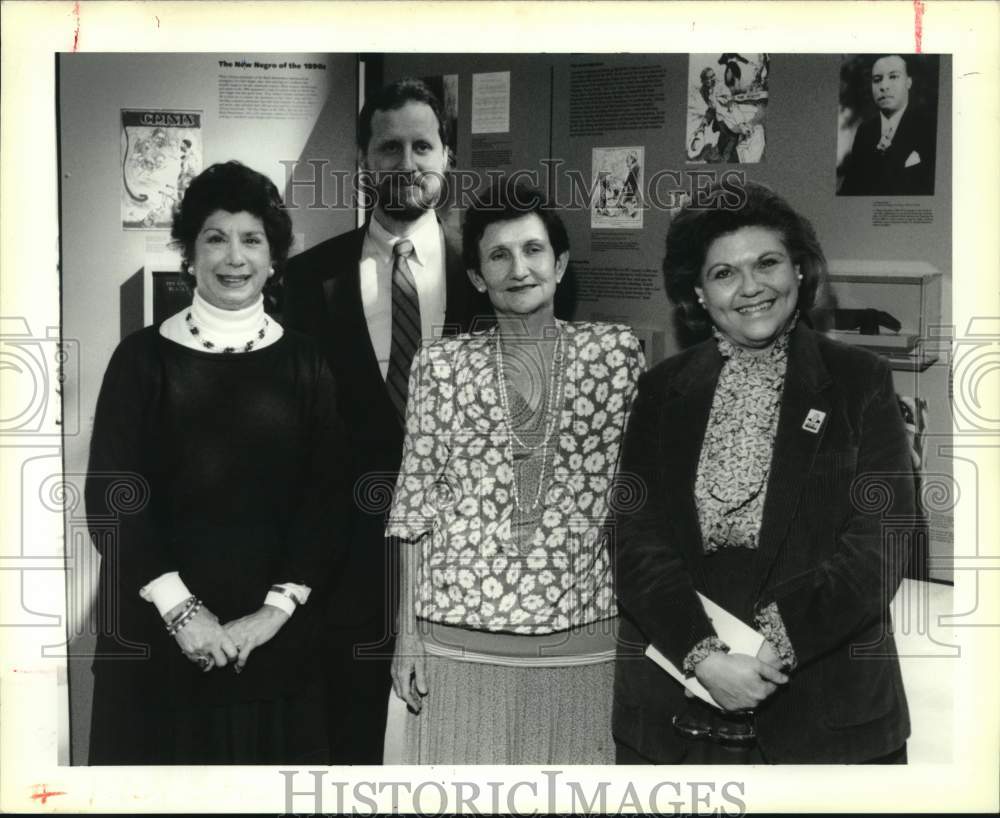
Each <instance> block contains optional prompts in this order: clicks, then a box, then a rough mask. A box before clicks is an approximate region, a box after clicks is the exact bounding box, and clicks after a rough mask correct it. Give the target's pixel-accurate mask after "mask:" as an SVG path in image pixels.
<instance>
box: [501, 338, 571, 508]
mask: <svg viewBox="0 0 1000 818" xmlns="http://www.w3.org/2000/svg"><path fill="white" fill-rule="evenodd" d="M556 326H557V328H558V330H559V334H558V335H557V336H556V347H555V350H554V351H553V353H552V365H551V369H550V373H549V388H548V390H547V391H546V393H545V402H544V404H543V410H542V411H543V417H545V433H544V434H543V435H542V440H541V442H540V443H536V444H528V443H525V442H524V441H523V440H521V438H520V437H518V435H517V433H516V432H515V431H514V422H513V419H512V417H511V411H510V400H509V399H508V396H507V382H506V378H505V377H504V366H503V348H502V347H503V345H502V344H501V342H500V335H499V333H497V332H496V330H495V329H494V331H493V332H494V337H495V339H496V371H497V383H498V385H499V388H498V391H499V393H500V408H501V409H502V410H503V417H504V427H505V428H506V430H507V444H506V450H507V459H508V461H509V462H510V464H511V468H512V474H511V493H512V494H513V497H514V507H515V508H516V509H517V510H518V511H519V512H523V511H524V509H523V508H522V506H521V492H520V491H519V490H518V486H517V469H516V467H515V463H514V444H515V443H516V444H517V446H518V447H519V448H521V449H527V450H528V451H532V452H535V451H538V450H539V449H541V450H542V451H541V461H542V462H541V470H540V472H539V475H538V487H537V488H536V489H535V497H534V500H532V502H531V505H530V506H528V511H533V510H534V509H535V508H537V507H538V502H539V500H540V499H541V496H542V487H543V486H544V485H545V469H546V467H547V466H548V461H549V442H550V440H551V439H552V433H553V432H554V431H555V429H556V426H557V425H558V423H559V420H560V417H561V415H562V396H563V381H564V367H563V336H562V327H561V326H560V325H559V324H558V323H557V325H556Z"/></svg>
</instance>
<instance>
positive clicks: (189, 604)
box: [167, 596, 198, 628]
mask: <svg viewBox="0 0 1000 818" xmlns="http://www.w3.org/2000/svg"><path fill="white" fill-rule="evenodd" d="M197 601H198V598H197V597H195V596H189V597H188V598H187V599H185V600H184V607H183V608H182V609H181V612H180V613H179V614H177V616H175V617H174V618H173V619H171V620H170V621H169V622H167V628H171V627H173V626H174V625H176V624H177V623H178V622H180V621H181V618H182V617H183V616H184V614H186V613H187V612H188V611H190V610H191V609H192V608H193V607H194V606H195V603H196V602H197Z"/></svg>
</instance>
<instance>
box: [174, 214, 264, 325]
mask: <svg viewBox="0 0 1000 818" xmlns="http://www.w3.org/2000/svg"><path fill="white" fill-rule="evenodd" d="M191 272H192V273H193V274H194V277H195V279H196V281H197V285H198V293H199V295H201V297H202V298H204V299H205V300H206V301H207V302H208V303H209V304H211V305H212V306H213V307H218V308H219V309H222V310H238V309H242V308H243V307H248V306H250V305H251V304H253V303H254V302H255V301H256V300H257V297H258V296H259V295H260V291H261V290H262V289H263V288H264V285H265V284H266V283H267V280H268V278H270V277H271V274H272V270H271V248H270V245H269V244H268V241H267V233H266V232H265V231H264V223H263V222H262V221H261V220H260V219H259V218H257V217H256V216H254V215H253V214H252V213H247V212H246V211H241V212H239V213H229V212H228V211H226V210H216V211H215V212H214V213H212V214H211V215H209V217H208V218H207V219H205V223H204V224H203V225H202V226H201V231H200V232H199V233H198V237H197V238H196V239H195V245H194V259H193V261H192V263H191Z"/></svg>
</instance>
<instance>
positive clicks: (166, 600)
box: [139, 571, 191, 616]
mask: <svg viewBox="0 0 1000 818" xmlns="http://www.w3.org/2000/svg"><path fill="white" fill-rule="evenodd" d="M139 596H141V597H142V598H143V599H145V600H146V602H152V603H153V604H154V605H155V606H156V610H157V611H159V612H160V616H166V615H167V612H168V611H169V610H170V609H171V608H174V607H176V606H177V605H180V603H182V602H184V601H186V600H187V598H188V597H189V596H191V592H190V591H189V590H188V587H187V585H185V584H184V580H182V579H181V575H180V574H179V573H178V572H177V571H168V572H167V573H166V574H160V576H158V577H157V578H156V579H154V580H151V581H149V582H147V583H146V584H145V585H143V586H142V588H140V589H139Z"/></svg>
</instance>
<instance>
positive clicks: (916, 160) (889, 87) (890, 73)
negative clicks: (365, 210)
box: [838, 54, 937, 196]
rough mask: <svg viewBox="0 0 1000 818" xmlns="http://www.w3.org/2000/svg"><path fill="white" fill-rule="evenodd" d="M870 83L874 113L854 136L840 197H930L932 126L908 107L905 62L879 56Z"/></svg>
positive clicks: (922, 114) (928, 118)
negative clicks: (874, 106) (875, 110)
mask: <svg viewBox="0 0 1000 818" xmlns="http://www.w3.org/2000/svg"><path fill="white" fill-rule="evenodd" d="M871 83H872V97H873V98H874V100H875V105H876V106H877V107H878V109H879V114H878V116H877V117H874V118H873V119H869V120H867V121H865V122H862V123H861V125H860V126H859V127H858V131H857V133H856V134H855V135H854V143H853V145H852V146H851V153H850V155H849V156H848V158H847V160H846V168H845V172H844V181H843V184H842V185H841V187H840V190H839V191H838V193H839V195H841V196H931V195H933V194H934V160H935V139H936V130H937V128H936V122H935V120H934V117H931V116H928V114H927V113H925V112H923V111H919V110H917V109H915V108H914V107H913V106H911V105H910V104H909V101H910V89H911V88H912V86H913V78H912V77H911V76H910V74H909V70H908V68H907V64H906V60H905V59H903V57H901V56H899V55H898V54H887V55H885V56H881V57H879V58H878V59H876V60H875V62H874V63H872V80H871Z"/></svg>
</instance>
